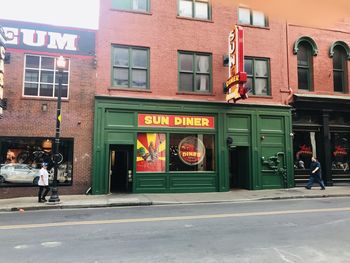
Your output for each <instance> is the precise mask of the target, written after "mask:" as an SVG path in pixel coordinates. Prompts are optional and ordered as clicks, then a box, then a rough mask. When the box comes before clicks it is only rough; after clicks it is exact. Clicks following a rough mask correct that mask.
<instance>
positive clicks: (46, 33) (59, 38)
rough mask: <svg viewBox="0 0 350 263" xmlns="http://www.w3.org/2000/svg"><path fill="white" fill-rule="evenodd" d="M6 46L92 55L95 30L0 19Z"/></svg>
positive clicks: (93, 52)
mask: <svg viewBox="0 0 350 263" xmlns="http://www.w3.org/2000/svg"><path fill="white" fill-rule="evenodd" d="M0 23H1V24H2V27H3V29H4V36H5V37H1V36H0V38H1V39H0V40H2V41H3V42H4V43H5V44H6V47H7V48H15V49H23V50H35V51H41V52H56V53H57V52H60V53H69V54H77V55H88V56H92V55H94V54H95V32H94V31H91V30H83V29H70V28H69V29H66V28H63V27H56V26H49V25H42V24H34V23H21V22H17V21H8V20H0Z"/></svg>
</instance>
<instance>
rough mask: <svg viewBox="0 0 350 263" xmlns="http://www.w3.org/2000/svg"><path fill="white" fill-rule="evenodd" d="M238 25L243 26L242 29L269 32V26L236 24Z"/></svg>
mask: <svg viewBox="0 0 350 263" xmlns="http://www.w3.org/2000/svg"><path fill="white" fill-rule="evenodd" d="M238 25H239V26H243V27H250V28H257V29H265V30H270V27H269V26H254V25H248V24H238Z"/></svg>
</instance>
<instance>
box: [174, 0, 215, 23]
mask: <svg viewBox="0 0 350 263" xmlns="http://www.w3.org/2000/svg"><path fill="white" fill-rule="evenodd" d="M179 16H183V17H191V18H198V19H204V20H209V19H210V3H209V0H179Z"/></svg>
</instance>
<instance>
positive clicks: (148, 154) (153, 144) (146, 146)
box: [136, 133, 166, 172]
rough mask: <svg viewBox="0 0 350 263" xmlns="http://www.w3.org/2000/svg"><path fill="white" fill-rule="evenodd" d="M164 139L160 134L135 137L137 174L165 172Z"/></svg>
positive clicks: (163, 135)
mask: <svg viewBox="0 0 350 263" xmlns="http://www.w3.org/2000/svg"><path fill="white" fill-rule="evenodd" d="M165 156H166V137H165V134H162V133H139V134H138V135H137V157H136V171H137V172H165V165H166V158H165Z"/></svg>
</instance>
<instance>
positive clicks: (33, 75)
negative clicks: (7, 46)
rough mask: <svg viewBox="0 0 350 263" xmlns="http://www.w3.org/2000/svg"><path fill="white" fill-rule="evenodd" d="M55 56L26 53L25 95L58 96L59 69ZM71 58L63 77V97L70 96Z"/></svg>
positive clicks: (67, 61)
mask: <svg viewBox="0 0 350 263" xmlns="http://www.w3.org/2000/svg"><path fill="white" fill-rule="evenodd" d="M56 59H57V58H55V57H48V56H39V55H26V56H25V66H24V90H23V95H24V96H33V97H46V98H47V97H49V98H51V97H57V94H58V77H59V76H58V69H57V68H56ZM68 80H69V60H68V59H67V60H66V68H65V69H64V70H63V77H62V89H61V96H62V98H68V86H69V85H68V82H69V81H68Z"/></svg>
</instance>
